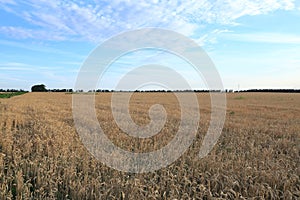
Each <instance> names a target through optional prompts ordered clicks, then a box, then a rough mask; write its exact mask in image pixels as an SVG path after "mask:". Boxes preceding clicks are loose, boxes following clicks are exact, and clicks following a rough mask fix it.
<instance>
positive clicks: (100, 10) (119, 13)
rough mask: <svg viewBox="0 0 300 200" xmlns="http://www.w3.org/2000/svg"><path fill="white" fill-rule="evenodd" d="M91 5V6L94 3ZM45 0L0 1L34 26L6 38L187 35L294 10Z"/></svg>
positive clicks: (267, 1) (270, 2) (281, 2)
mask: <svg viewBox="0 0 300 200" xmlns="http://www.w3.org/2000/svg"><path fill="white" fill-rule="evenodd" d="M93 2H94V3H93ZM93 2H86V1H75V0H73V1H58V0H53V1H46V0H40V1H35V0H29V1H26V2H18V3H17V4H16V3H15V2H14V1H12V0H0V3H1V4H0V8H2V9H4V10H6V11H7V12H11V13H13V14H15V15H17V16H19V17H22V18H23V19H24V20H26V21H27V22H28V23H30V24H31V26H32V25H33V26H34V27H31V28H27V27H11V26H6V27H1V28H0V33H2V34H6V35H8V36H10V37H14V38H18V39H24V38H32V39H44V40H84V41H91V42H99V41H101V40H102V39H105V38H108V37H110V36H112V35H114V34H117V33H119V32H121V31H125V30H129V29H136V28H141V27H163V28H168V29H171V30H174V31H178V32H180V33H183V34H184V35H187V36H192V35H193V34H195V32H196V30H197V29H199V27H201V26H205V24H207V23H219V24H227V25H228V24H235V20H236V19H238V18H239V17H242V16H245V15H258V14H264V13H268V12H271V11H274V10H278V9H283V10H291V9H294V7H295V5H294V1H293V0H264V1H259V0H255V1H253V0H251V1H250V0H240V1H235V0H212V1H209V0H202V1H196V0H190V1H180V0H174V1H146V0H137V1H130V0H127V1H121V0H112V1H100V0H94V1H93Z"/></svg>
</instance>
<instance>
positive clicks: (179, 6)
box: [0, 0, 300, 90]
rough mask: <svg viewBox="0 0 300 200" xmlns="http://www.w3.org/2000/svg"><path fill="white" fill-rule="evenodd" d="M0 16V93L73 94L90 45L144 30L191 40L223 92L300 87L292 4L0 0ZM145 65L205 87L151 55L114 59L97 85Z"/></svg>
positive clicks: (299, 11) (299, 44)
mask: <svg viewBox="0 0 300 200" xmlns="http://www.w3.org/2000/svg"><path fill="white" fill-rule="evenodd" d="M0 18H1V20H0V88H18V89H19V88H22V89H27V90H29V89H30V87H31V86H32V85H33V84H38V83H44V84H45V85H47V88H73V87H74V84H75V81H76V77H77V74H78V72H79V70H80V67H81V65H82V63H83V62H84V60H85V59H86V58H87V56H88V55H89V54H90V53H91V51H92V50H93V49H95V48H96V47H97V45H99V44H101V43H102V42H104V41H105V40H107V39H109V38H111V37H112V36H114V35H116V34H119V33H122V32H124V31H129V30H134V29H138V28H144V27H160V28H164V29H168V30H172V31H176V32H178V33H181V34H183V35H184V36H186V37H188V38H191V39H193V40H194V41H196V42H197V43H198V44H199V45H200V46H201V47H202V48H203V49H204V50H205V51H206V52H207V54H208V55H209V56H210V58H211V59H212V60H213V62H214V64H215V66H216V68H217V69H218V71H219V73H220V76H221V78H222V80H223V84H224V87H225V88H232V89H237V88H238V85H239V86H240V88H241V89H247V88H300V79H299V77H300V1H297V0H239V1H236V0H220V1H218V0H189V1H180V0H169V1H168V0H164V1H163V0H152V1H151V0H147V1H146V0H135V1H130V0H124V1H122V0H107V1H106V0H93V1H92V0H87V1H83V0H82V1H77V0H68V1H56V0H51V1H49V0H48V1H46V0H27V1H26V0H22V1H21V0H0ZM149 63H158V64H165V65H172V66H169V67H175V68H176V69H178V70H179V71H180V70H181V71H182V73H184V74H185V77H187V78H190V80H189V81H190V84H191V85H192V87H194V88H203V87H205V86H203V85H202V82H201V80H198V79H197V77H196V76H195V71H193V69H192V68H188V67H187V66H186V63H184V62H183V61H182V60H180V59H178V58H174V55H169V54H167V53H162V52H158V51H153V50H150V51H142V52H133V53H131V54H129V55H126V56H124V57H123V58H120V59H119V60H118V61H117V62H116V63H115V64H113V65H111V66H110V68H109V69H108V70H107V73H106V74H105V75H104V76H103V79H102V80H101V81H100V83H99V87H102V88H110V87H114V86H115V85H116V84H117V82H118V80H119V79H118V78H119V77H121V76H122V75H124V72H126V70H127V71H128V69H131V68H132V67H133V66H137V65H143V64H149ZM187 69H188V70H187ZM153 73H155V72H153Z"/></svg>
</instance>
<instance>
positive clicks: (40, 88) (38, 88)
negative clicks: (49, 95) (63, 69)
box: [31, 84, 47, 92]
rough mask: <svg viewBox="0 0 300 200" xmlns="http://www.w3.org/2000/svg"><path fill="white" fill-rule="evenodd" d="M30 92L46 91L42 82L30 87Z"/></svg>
mask: <svg viewBox="0 0 300 200" xmlns="http://www.w3.org/2000/svg"><path fill="white" fill-rule="evenodd" d="M31 92H47V89H46V86H45V85H44V84H40V85H34V86H32V87H31Z"/></svg>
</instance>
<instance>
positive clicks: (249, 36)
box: [222, 33, 300, 44]
mask: <svg viewBox="0 0 300 200" xmlns="http://www.w3.org/2000/svg"><path fill="white" fill-rule="evenodd" d="M222 37H223V38H225V39H229V40H234V41H242V42H259V43H273V44H300V35H292V34H282V33H243V34H235V33H226V34H223V35H222Z"/></svg>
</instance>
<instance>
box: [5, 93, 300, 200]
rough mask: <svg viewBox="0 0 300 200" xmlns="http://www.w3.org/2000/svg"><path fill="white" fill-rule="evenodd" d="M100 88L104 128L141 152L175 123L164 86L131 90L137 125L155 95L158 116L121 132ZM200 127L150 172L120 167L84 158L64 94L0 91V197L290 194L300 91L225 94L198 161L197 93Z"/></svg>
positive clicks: (205, 118) (297, 184)
mask: <svg viewBox="0 0 300 200" xmlns="http://www.w3.org/2000/svg"><path fill="white" fill-rule="evenodd" d="M110 97H111V94H110V93H100V94H97V95H96V113H97V117H98V119H99V122H100V124H101V127H102V128H103V130H104V132H105V133H106V134H107V136H108V137H109V138H110V139H111V140H112V141H113V142H114V143H115V144H116V145H118V146H120V147H122V148H123V149H126V150H129V151H135V152H147V151H150V150H155V149H159V148H161V147H162V146H164V145H166V144H167V143H168V142H169V141H170V139H171V138H172V136H173V134H174V133H176V130H177V128H178V126H179V123H180V108H179V106H178V102H177V100H176V98H175V97H174V95H173V94H171V93H136V94H134V96H133V97H132V99H131V102H130V103H131V104H130V112H131V114H132V118H133V120H134V121H135V122H136V123H137V124H147V123H149V121H150V119H149V116H148V109H149V107H150V106H151V105H153V104H154V103H161V104H162V105H164V106H165V108H166V111H167V113H168V120H167V123H166V124H165V127H164V128H163V129H162V131H161V133H159V134H158V135H156V136H154V137H153V138H151V139H136V138H131V137H129V136H128V135H126V134H124V133H122V131H121V130H120V129H119V128H118V127H117V125H116V124H115V123H114V121H113V116H112V113H111V109H110V105H111V104H110ZM198 99H199V103H200V104H199V105H200V113H201V120H200V127H199V129H198V133H197V138H196V140H195V141H194V143H193V145H192V146H191V147H190V148H189V150H188V151H187V152H186V153H185V154H184V155H183V156H182V157H181V158H180V159H178V160H177V161H176V162H174V163H173V164H171V165H170V166H168V167H166V168H163V169H160V170H158V171H156V172H153V173H145V174H130V173H124V172H119V171H116V170H114V169H111V168H109V167H107V166H105V165H104V164H102V163H101V162H99V161H97V160H96V159H94V158H93V157H92V156H91V155H90V154H89V153H88V152H87V150H86V149H85V147H84V146H83V145H82V143H81V141H80V139H79V137H78V135H77V133H76V130H75V126H74V122H73V118H72V95H71V94H64V93H27V94H24V95H21V96H15V97H13V98H10V99H0V130H1V133H0V134H1V135H0V199H6V198H7V199H21V198H24V199H30V198H34V199H99V198H101V199H189V198H194V199H203V198H206V199H212V198H220V199H221V198H223V199H234V198H236V199H243V198H254V199H279V198H282V199H299V198H300V94H282V93H233V94H232V93H231V94H227V116H226V122H225V126H224V129H223V132H222V135H221V137H220V138H219V140H218V143H217V145H215V147H214V149H213V150H212V151H211V152H210V154H209V155H208V156H207V157H205V158H203V159H198V152H199V149H200V146H201V142H202V140H203V137H204V135H205V133H206V131H207V129H208V125H209V119H210V100H209V94H198Z"/></svg>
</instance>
